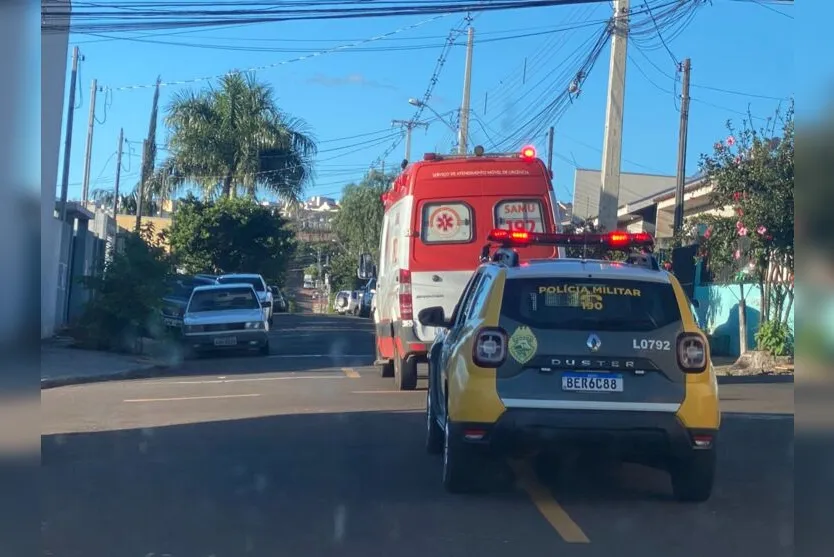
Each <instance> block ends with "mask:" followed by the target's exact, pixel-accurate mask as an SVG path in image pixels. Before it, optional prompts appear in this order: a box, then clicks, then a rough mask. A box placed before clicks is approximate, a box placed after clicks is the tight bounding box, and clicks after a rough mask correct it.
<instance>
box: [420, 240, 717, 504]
mask: <svg viewBox="0 0 834 557" xmlns="http://www.w3.org/2000/svg"><path fill="white" fill-rule="evenodd" d="M536 244H539V245H540V244H547V245H555V246H560V247H565V246H576V245H582V244H585V245H591V244H593V245H596V246H602V247H603V249H605V248H608V249H610V250H616V251H625V252H632V251H633V250H636V251H634V253H632V254H631V255H629V256H628V258H627V259H626V261H622V262H615V261H607V260H591V259H574V258H560V259H546V260H531V261H529V262H524V263H519V256H518V252H519V251H520V250H523V249H525V247H526V246H531V245H536ZM653 246H654V239H653V238H652V237H651V235H649V234H645V233H638V234H629V233H624V232H612V233H608V234H584V235H583V234H575V235H573V234H570V235H569V234H542V233H530V232H521V231H509V230H493V231H492V232H491V233H490V234H489V243H488V244H487V246H485V247H484V251H483V254H482V261H483V263H482V264H481V265H480V267H479V268H478V269H477V271H476V272H475V273H474V275H473V276H472V278H471V280H470V281H469V283H468V284H467V286H466V289H465V290H464V292H463V294H462V296H461V298H460V300H459V301H458V304H457V306H456V307H455V309H454V311H453V314H452V315H451V316H449V317H447V316H446V315H444V312H443V309H442V308H441V307H439V306H438V307H431V308H426V309H424V310H423V311H421V312H420V313H419V315H418V319H419V320H420V322H421V323H422V324H423V325H425V326H432V327H439V328H441V329H442V330H443V333H442V334H441V335H439V337H438V339H437V341H436V342H435V344H434V345H433V346H432V348H431V352H430V355H429V387H428V396H427V401H426V429H427V433H426V435H427V438H426V445H427V449H428V451H429V452H430V453H435V454H442V455H443V484H444V486H445V487H446V489H447V490H448V491H451V492H464V491H472V490H476V489H482V488H484V487H485V486H484V485H483V478H482V477H480V475H479V472H480V471H481V470H485V469H487V468H488V466H484V465H485V464H488V462H487V460H485V459H494V458H495V457H496V456H502V455H503V456H514V455H517V454H526V453H528V452H529V451H531V450H533V451H538V450H545V451H547V450H560V449H563V448H567V447H570V448H578V449H580V450H582V449H583V448H587V449H589V450H594V449H600V448H603V449H604V450H605V451H606V452H609V453H610V452H611V451H616V452H617V453H618V454H619V455H620V456H621V457H622V459H623V460H630V461H635V462H642V463H645V464H649V465H653V466H659V467H661V468H663V469H665V470H668V472H669V473H670V476H671V480H672V482H671V483H672V490H673V493H674V495H675V497H676V498H677V499H678V500H681V501H704V500H707V499H708V498H709V497H710V494H711V491H712V486H713V478H714V475H715V467H716V437H717V435H718V430H719V425H720V421H721V414H720V410H719V404H718V383H717V378H716V375H715V372H714V370H713V367H712V364H711V362H710V356H709V345H708V343H707V339H706V337H705V336H704V334H703V333H702V331H701V330H700V329H699V327H698V324H697V323H696V320H695V316H694V315H693V312H692V309H691V307H692V306H691V302H690V301H689V299H688V298H687V296H686V294H685V293H684V291H683V289H682V288H681V285H680V283H679V282H678V281H677V279H676V278H675V277H674V276H673V275H672V274H671V273H669V272H667V271H665V270H663V269H661V268H660V267H659V265H658V263H657V260H656V259H655V258H654V257H653V256H652V254H651V250H652V248H653Z"/></svg>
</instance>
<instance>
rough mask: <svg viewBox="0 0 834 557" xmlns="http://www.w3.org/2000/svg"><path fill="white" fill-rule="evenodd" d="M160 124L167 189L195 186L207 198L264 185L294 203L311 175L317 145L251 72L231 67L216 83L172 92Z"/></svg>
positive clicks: (253, 191) (250, 191)
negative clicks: (168, 171)
mask: <svg viewBox="0 0 834 557" xmlns="http://www.w3.org/2000/svg"><path fill="white" fill-rule="evenodd" d="M165 122H166V124H167V125H168V127H169V129H170V130H171V135H170V138H169V141H168V143H169V148H170V149H171V152H172V154H171V160H172V164H171V165H170V167H171V168H173V169H176V172H174V173H173V177H172V179H171V180H169V182H168V184H169V185H170V187H177V186H179V185H181V184H183V183H186V182H188V183H193V184H197V185H198V186H200V187H201V188H202V190H203V193H204V194H205V196H206V197H208V198H212V197H216V196H217V194H218V193H220V195H221V196H222V197H232V196H235V195H237V194H238V193H244V194H246V195H248V196H249V197H252V198H254V197H255V195H256V193H257V191H258V189H264V190H267V191H269V192H272V193H276V194H278V195H279V196H280V197H281V198H283V199H285V200H288V201H298V200H299V199H300V198H301V194H302V192H303V189H304V186H305V185H306V184H307V182H309V180H310V179H311V177H312V172H313V171H312V158H313V156H314V155H315V154H316V151H317V148H316V143H315V141H314V140H313V138H312V137H311V136H310V135H309V134H307V133H306V132H305V128H306V125H305V123H304V122H303V121H302V120H300V119H298V118H293V117H291V116H289V115H287V114H286V113H284V112H282V111H281V110H279V109H278V106H277V104H276V102H275V100H274V95H273V92H272V89H271V88H270V87H269V86H268V85H266V84H263V83H259V82H258V81H256V80H255V78H254V77H253V76H252V75H248V74H247V75H244V74H241V73H230V74H228V75H226V76H224V77H223V78H221V79H220V83H219V87H217V88H216V89H215V88H209V89H208V90H203V91H199V92H194V91H185V92H183V93H180V94H178V95H177V96H176V97H175V98H174V100H173V102H172V103H171V104H170V106H169V107H168V115H167V117H166V118H165Z"/></svg>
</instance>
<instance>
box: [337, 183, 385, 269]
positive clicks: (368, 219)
mask: <svg viewBox="0 0 834 557" xmlns="http://www.w3.org/2000/svg"><path fill="white" fill-rule="evenodd" d="M395 177H396V174H383V173H381V172H378V171H376V170H371V171H370V172H369V173H368V174H367V175H366V176H365V177H364V178H363V179H362V181H361V182H359V184H350V185H348V186H346V187H345V189H344V191H343V193H342V198H341V203H340V209H339V214H338V215H336V218H335V219H334V222H333V230H334V232H335V233H336V237H337V238H338V241H339V243H340V244H341V245H342V246H343V247H344V251H347V252H348V253H350V254H351V255H352V256H354V258H355V261H354V272H355V267H356V262H357V261H358V258H359V254H360V253H371V254H373V256H374V258H375V259H378V258H379V242H380V235H381V234H382V217H383V214H384V212H385V209H384V207H383V204H382V199H381V196H382V194H383V193H384V192H385V191H387V190H388V189H389V187H390V184H391V182H392V181H393V180H394V178H395Z"/></svg>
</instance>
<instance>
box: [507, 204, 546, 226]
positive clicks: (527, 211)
mask: <svg viewBox="0 0 834 557" xmlns="http://www.w3.org/2000/svg"><path fill="white" fill-rule="evenodd" d="M495 227H496V228H507V229H509V230H526V231H528V232H544V231H545V230H544V216H543V211H542V204H541V202H540V201H538V200H536V199H508V200H506V201H501V202H500V203H498V204H497V205H495Z"/></svg>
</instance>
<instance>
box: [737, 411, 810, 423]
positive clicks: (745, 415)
mask: <svg viewBox="0 0 834 557" xmlns="http://www.w3.org/2000/svg"><path fill="white" fill-rule="evenodd" d="M721 417H722V418H725V419H727V418H729V419H741V420H771V421H789V420H791V421H792V420H793V419H794V415H793V414H778V413H773V414H767V413H761V414H757V413H755V412H721Z"/></svg>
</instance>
